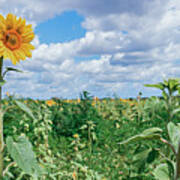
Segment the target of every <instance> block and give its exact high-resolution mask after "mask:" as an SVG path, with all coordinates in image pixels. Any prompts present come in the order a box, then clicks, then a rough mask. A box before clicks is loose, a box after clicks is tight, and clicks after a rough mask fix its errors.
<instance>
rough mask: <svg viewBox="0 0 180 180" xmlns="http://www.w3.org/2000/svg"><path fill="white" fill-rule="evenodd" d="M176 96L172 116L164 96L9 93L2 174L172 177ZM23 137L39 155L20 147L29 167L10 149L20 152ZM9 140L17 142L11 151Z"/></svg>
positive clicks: (67, 178)
mask: <svg viewBox="0 0 180 180" xmlns="http://www.w3.org/2000/svg"><path fill="white" fill-rule="evenodd" d="M172 97H173V99H171V101H172V102H171V110H172V111H173V109H175V110H176V112H174V113H173V117H172V116H171V118H172V119H171V120H170V121H169V120H168V118H169V111H168V110H167V101H166V99H165V98H163V97H161V98H159V97H150V98H147V99H141V98H138V99H137V100H136V99H131V100H129V99H121V98H120V99H119V98H114V99H110V98H107V99H98V98H97V97H92V96H90V95H89V93H88V92H83V93H82V94H81V96H80V98H79V99H76V100H63V99H58V98H52V99H50V100H32V99H17V98H15V97H13V96H11V95H9V94H7V96H6V98H5V99H3V100H2V109H3V110H6V112H5V114H4V138H5V139H6V144H7V148H5V150H4V166H5V167H6V168H5V170H4V171H3V175H4V177H3V179H7V180H8V179H9V180H11V179H23V180H28V179H42V180H47V179H48V180H50V179H52V180H53V179H54V180H61V179H62V180H80V179H82V180H86V179H87V180H91V179H92V180H96V179H97V180H117V179H119V180H121V179H122V180H126V179H137V180H139V179H140V180H155V179H163V180H166V179H173V177H174V176H175V171H176V164H177V163H176V161H177V159H176V157H175V155H174V154H173V151H172V149H173V148H172V147H171V146H169V145H168V143H169V141H170V140H172V141H173V142H172V143H169V144H170V145H173V144H174V141H175V139H177V136H178V135H179V134H180V131H179V129H180V128H179V129H178V127H179V126H178V124H177V127H176V125H175V124H176V123H178V122H179V118H180V113H179V112H180V111H179V110H178V108H177V107H179V103H180V101H179V98H178V96H172ZM168 123H170V125H169V124H168ZM167 125H168V127H167ZM171 128H174V129H173V130H171ZM167 129H168V130H169V131H171V132H169V133H168V130H167ZM175 131H176V136H173V132H175ZM178 133H179V134H178ZM22 137H24V138H25V139H27V140H28V143H29V149H32V151H29V153H32V155H33V156H34V157H35V158H34V159H33V158H31V156H30V154H28V153H27V152H22V151H21V153H24V154H21V155H23V156H25V157H24V158H25V161H27V162H28V165H29V166H27V163H26V162H25V161H22V159H20V160H18V157H16V156H13V155H12V154H13V153H12V152H11V151H12V149H13V148H17V152H19V151H18V147H19V146H18V143H19V142H21V141H22V140H21V138H22ZM173 137H174V139H173ZM10 141H13V142H14V144H16V143H17V144H16V145H17V146H14V147H13V146H12V149H10V150H8V151H7V149H8V148H9V147H8V146H9V145H8V144H9V142H10ZM23 142H24V141H23ZM23 147H24V146H23ZM26 151H28V149H26ZM17 156H18V155H17ZM34 161H36V162H34ZM35 164H36V167H35ZM28 168H29V169H31V171H30V170H29V171H28Z"/></svg>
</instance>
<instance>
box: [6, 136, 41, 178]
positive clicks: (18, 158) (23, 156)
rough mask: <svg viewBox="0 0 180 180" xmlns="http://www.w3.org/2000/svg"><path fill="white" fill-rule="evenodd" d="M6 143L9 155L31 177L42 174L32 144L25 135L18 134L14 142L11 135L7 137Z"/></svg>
mask: <svg viewBox="0 0 180 180" xmlns="http://www.w3.org/2000/svg"><path fill="white" fill-rule="evenodd" d="M6 144H7V149H8V152H9V153H10V155H11V157H12V158H13V159H14V161H15V162H16V163H17V165H18V166H19V168H21V169H22V170H23V171H24V172H25V173H26V174H29V175H31V176H33V177H37V176H39V175H41V174H42V169H41V168H40V167H39V165H38V163H37V161H36V158H35V155H34V152H33V150H32V145H31V143H30V142H29V141H28V139H27V138H26V137H24V136H20V137H18V139H17V141H16V142H15V141H14V140H13V138H12V137H7V140H6Z"/></svg>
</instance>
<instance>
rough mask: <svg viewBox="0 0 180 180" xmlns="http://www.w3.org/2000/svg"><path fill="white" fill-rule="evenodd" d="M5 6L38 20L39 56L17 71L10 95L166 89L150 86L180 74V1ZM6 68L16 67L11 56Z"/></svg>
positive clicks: (64, 0) (13, 2)
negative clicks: (19, 71)
mask: <svg viewBox="0 0 180 180" xmlns="http://www.w3.org/2000/svg"><path fill="white" fill-rule="evenodd" d="M0 4H1V6H0V12H1V14H3V15H6V14H7V13H9V12H11V13H14V14H16V15H17V16H22V17H23V18H26V19H27V21H28V23H32V24H33V26H34V31H35V33H36V38H35V40H34V41H33V44H34V45H35V46H36V49H35V50H34V51H33V57H32V58H31V59H27V60H26V61H21V63H20V64H18V65H17V68H19V69H22V70H23V71H24V73H23V74H18V73H9V74H8V76H7V77H6V80H7V81H8V83H7V84H6V85H5V86H4V89H3V93H4V94H5V93H6V92H7V91H8V92H9V93H10V94H18V95H20V96H23V97H31V98H39V99H48V98H50V97H62V98H77V97H78V96H79V94H80V93H81V92H82V91H83V90H87V91H89V92H90V93H91V95H94V96H98V97H109V96H113V95H114V94H116V95H117V96H119V97H122V98H127V97H136V96H137V94H138V92H139V91H141V92H142V93H143V96H151V95H159V94H160V92H159V91H158V90H154V89H149V88H145V87H143V84H148V83H157V82H159V81H162V80H163V79H166V78H168V77H180V3H179V2H178V0H91V1H89V0H31V1H29V0H18V1H17V0H9V1H8V0H0ZM5 66H12V64H11V61H9V60H7V61H5Z"/></svg>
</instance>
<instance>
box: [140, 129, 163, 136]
mask: <svg viewBox="0 0 180 180" xmlns="http://www.w3.org/2000/svg"><path fill="white" fill-rule="evenodd" d="M162 131H163V130H162V129H160V128H157V127H154V128H149V129H146V130H144V131H143V134H144V135H149V134H154V133H162Z"/></svg>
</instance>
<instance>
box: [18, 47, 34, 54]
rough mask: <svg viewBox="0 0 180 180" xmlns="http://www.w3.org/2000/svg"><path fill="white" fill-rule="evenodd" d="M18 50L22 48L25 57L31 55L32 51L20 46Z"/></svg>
mask: <svg viewBox="0 0 180 180" xmlns="http://www.w3.org/2000/svg"><path fill="white" fill-rule="evenodd" d="M20 50H22V51H23V52H24V54H25V55H26V56H27V57H32V53H31V51H30V50H29V49H28V48H25V47H24V46H22V47H21V49H20Z"/></svg>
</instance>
